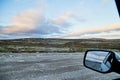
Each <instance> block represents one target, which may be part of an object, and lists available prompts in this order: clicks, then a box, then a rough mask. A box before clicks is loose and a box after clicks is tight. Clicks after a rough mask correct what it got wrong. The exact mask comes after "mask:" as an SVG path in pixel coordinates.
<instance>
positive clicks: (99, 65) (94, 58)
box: [85, 51, 112, 72]
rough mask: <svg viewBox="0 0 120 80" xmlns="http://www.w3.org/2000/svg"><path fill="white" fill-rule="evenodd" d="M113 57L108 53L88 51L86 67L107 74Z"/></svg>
mask: <svg viewBox="0 0 120 80" xmlns="http://www.w3.org/2000/svg"><path fill="white" fill-rule="evenodd" d="M111 61H112V55H111V53H110V52H107V51H88V52H87V53H86V57H85V65H86V66H87V67H89V68H91V69H93V70H97V71H99V72H107V71H108V70H109V69H110V68H111Z"/></svg>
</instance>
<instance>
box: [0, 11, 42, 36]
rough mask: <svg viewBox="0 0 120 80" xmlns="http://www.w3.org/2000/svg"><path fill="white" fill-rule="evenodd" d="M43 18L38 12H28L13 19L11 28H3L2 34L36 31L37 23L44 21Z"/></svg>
mask: <svg viewBox="0 0 120 80" xmlns="http://www.w3.org/2000/svg"><path fill="white" fill-rule="evenodd" d="M43 19H44V18H43V16H42V15H41V14H40V13H38V12H37V11H36V10H28V11H25V12H22V13H20V14H19V15H17V16H15V17H13V23H12V25H11V26H9V27H6V28H3V29H2V30H1V32H2V33H7V34H10V33H16V32H29V31H31V30H34V29H36V23H37V22H38V21H39V22H40V21H42V20H43Z"/></svg>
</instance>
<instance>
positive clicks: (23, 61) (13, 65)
mask: <svg viewBox="0 0 120 80" xmlns="http://www.w3.org/2000/svg"><path fill="white" fill-rule="evenodd" d="M83 54H84V53H22V54H21V53H0V80H119V79H117V78H120V74H117V73H109V74H101V73H98V72H95V71H92V70H90V69H87V68H85V67H84V66H83Z"/></svg>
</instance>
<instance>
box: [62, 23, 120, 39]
mask: <svg viewBox="0 0 120 80" xmlns="http://www.w3.org/2000/svg"><path fill="white" fill-rule="evenodd" d="M116 30H120V23H118V24H114V25H110V26H104V27H101V28H100V27H98V28H94V29H85V30H80V31H79V32H71V33H70V34H65V35H64V36H62V37H74V36H81V35H84V34H97V33H101V32H108V31H116Z"/></svg>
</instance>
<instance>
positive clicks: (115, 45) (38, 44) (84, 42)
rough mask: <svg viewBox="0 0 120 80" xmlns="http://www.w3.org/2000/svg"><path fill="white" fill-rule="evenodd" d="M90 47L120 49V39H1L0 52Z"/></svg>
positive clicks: (52, 50)
mask: <svg viewBox="0 0 120 80" xmlns="http://www.w3.org/2000/svg"><path fill="white" fill-rule="evenodd" d="M88 49H102V50H113V51H120V39H109V40H108V39H41V38H26V39H14V40H0V52H15V53H18V52H19V53H20V52H31V53H32V52H84V51H86V50H88Z"/></svg>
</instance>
